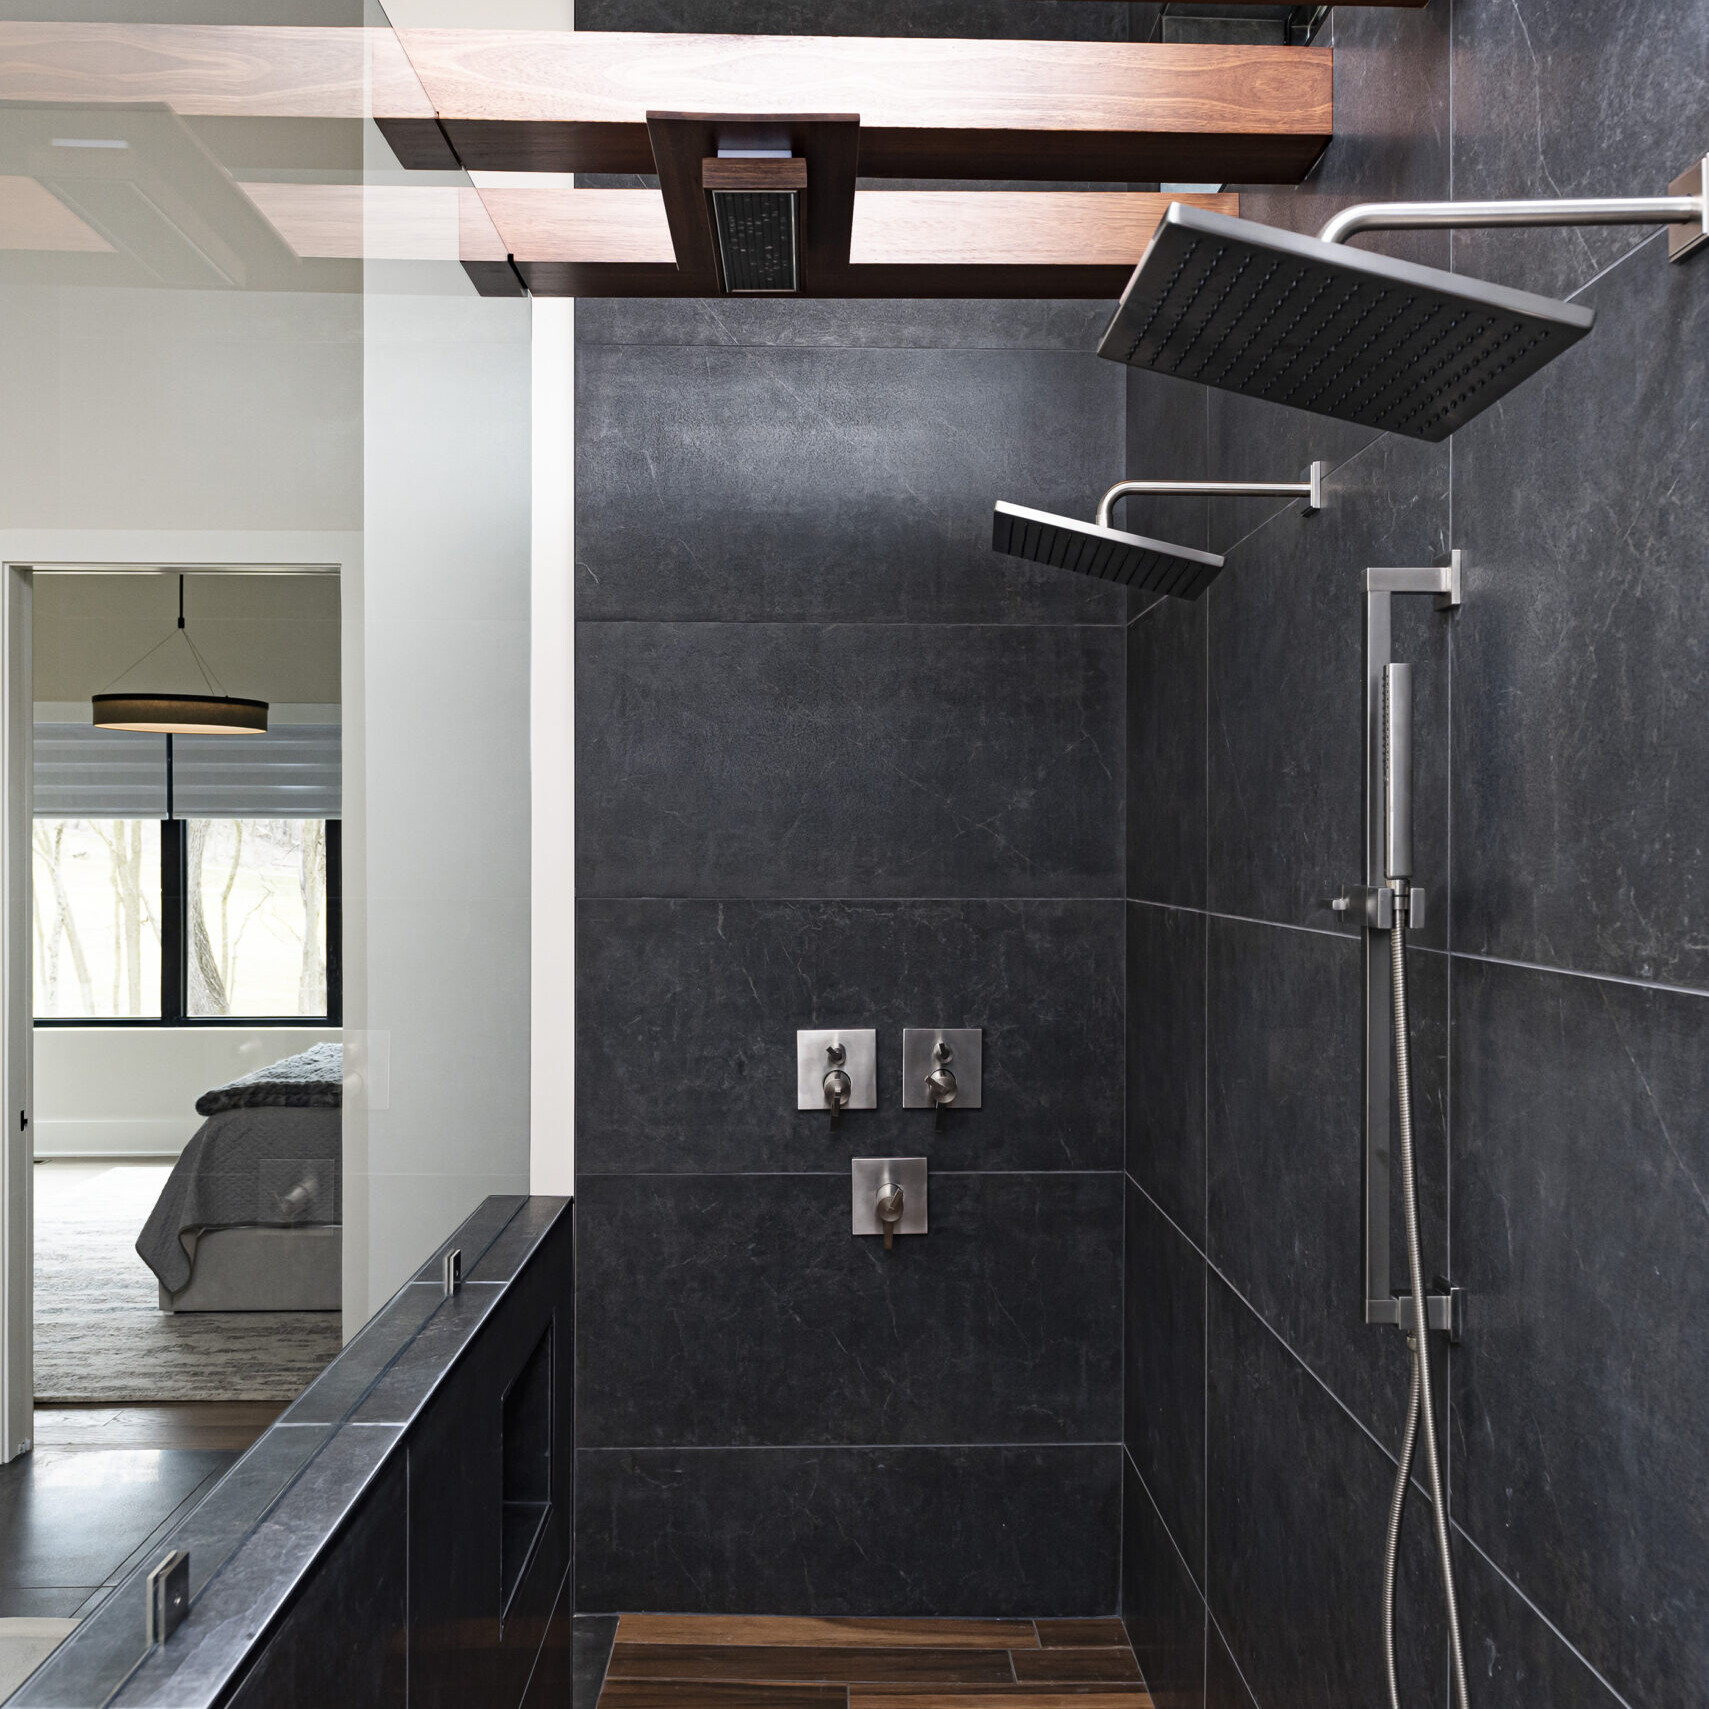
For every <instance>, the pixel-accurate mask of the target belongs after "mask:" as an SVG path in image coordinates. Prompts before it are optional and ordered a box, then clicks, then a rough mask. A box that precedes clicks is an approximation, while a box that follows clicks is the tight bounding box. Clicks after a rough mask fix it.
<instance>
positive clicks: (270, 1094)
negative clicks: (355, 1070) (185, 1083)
mask: <svg viewBox="0 0 1709 1709" xmlns="http://www.w3.org/2000/svg"><path fill="white" fill-rule="evenodd" d="M343 1102H344V1046H343V1045H341V1044H311V1045H310V1046H309V1048H308V1049H307V1050H299V1051H298V1052H297V1054H296V1055H295V1056H285V1057H281V1058H280V1059H279V1061H277V1062H269V1063H268V1064H267V1066H266V1067H265V1068H257V1069H256V1070H255V1072H254V1073H253V1074H244V1075H242V1076H240V1077H239V1078H238V1079H236V1080H228V1081H227V1082H226V1083H225V1084H224V1085H223V1086H216V1087H214V1089H213V1090H212V1091H211V1092H204V1093H203V1094H202V1095H201V1097H199V1098H198V1099H197V1100H196V1114H197V1115H199V1116H217V1115H218V1114H219V1113H220V1111H221V1110H254V1109H262V1108H266V1109H286V1110H335V1109H337V1108H338V1107H339V1105H340V1104H342V1103H343Z"/></svg>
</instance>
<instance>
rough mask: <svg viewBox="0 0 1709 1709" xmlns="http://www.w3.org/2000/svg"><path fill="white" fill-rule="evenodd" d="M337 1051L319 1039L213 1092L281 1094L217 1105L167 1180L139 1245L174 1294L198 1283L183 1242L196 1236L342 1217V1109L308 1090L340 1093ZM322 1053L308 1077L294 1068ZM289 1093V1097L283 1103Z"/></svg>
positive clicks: (216, 1094) (140, 1253)
mask: <svg viewBox="0 0 1709 1709" xmlns="http://www.w3.org/2000/svg"><path fill="white" fill-rule="evenodd" d="M339 1048H340V1047H339V1046H337V1045H330V1046H328V1045H317V1046H315V1048H314V1049H313V1050H309V1051H304V1052H303V1053H302V1056H301V1057H287V1058H286V1061H285V1063H283V1064H281V1063H274V1064H273V1065H272V1067H271V1068H270V1069H263V1070H261V1072H260V1074H248V1075H245V1076H244V1077H243V1079H241V1080H234V1081H232V1082H231V1084H230V1085H229V1086H222V1087H218V1088H216V1090H215V1092H213V1093H210V1094H208V1095H207V1096H208V1097H219V1096H222V1095H224V1094H228V1093H230V1094H234V1095H236V1096H238V1097H242V1098H248V1097H256V1096H257V1095H258V1094H259V1093H260V1092H261V1090H262V1088H263V1087H271V1088H272V1090H273V1092H274V1096H275V1101H274V1102H273V1103H272V1104H268V1103H265V1102H260V1101H257V1102H251V1103H240V1104H239V1105H238V1106H237V1107H229V1106H228V1107H224V1108H219V1109H216V1110H215V1111H214V1113H213V1114H212V1115H210V1116H209V1117H208V1119H207V1120H206V1121H205V1122H203V1123H202V1125H201V1126H200V1127H199V1128H198V1129H197V1130H196V1132H195V1134H194V1136H193V1137H192V1138H191V1140H190V1143H189V1144H188V1145H186V1146H185V1147H184V1150H183V1153H182V1155H181V1156H180V1157H179V1159H178V1162H177V1164H176V1165H175V1166H174V1167H173V1170H172V1173H171V1175H170V1176H168V1177H167V1181H166V1185H165V1187H164V1188H162V1190H161V1194H160V1197H159V1198H158V1199H157V1200H156V1201H155V1206H154V1209H153V1210H152V1211H151V1212H150V1213H149V1218H148V1221H147V1222H146V1223H145V1224H144V1225H143V1230H142V1233H141V1234H140V1235H139V1236H138V1237H137V1243H136V1249H137V1255H138V1256H139V1257H140V1258H141V1259H142V1261H143V1262H144V1263H145V1264H146V1265H147V1266H148V1267H149V1269H151V1270H152V1271H153V1272H154V1273H155V1275H156V1276H158V1277H159V1278H160V1281H161V1283H162V1285H163V1286H164V1287H165V1288H166V1290H167V1291H168V1292H169V1293H177V1292H178V1290H179V1289H180V1288H182V1287H183V1286H184V1285H185V1284H186V1283H187V1282H188V1281H189V1280H190V1252H191V1250H193V1246H192V1247H189V1248H187V1247H186V1246H185V1244H184V1237H185V1236H186V1235H188V1234H195V1233H199V1232H200V1231H201V1230H203V1229H207V1228H231V1227H234V1226H243V1225H248V1226H254V1225H255V1224H258V1223H259V1224H265V1225H267V1226H270V1227H275V1228H280V1227H291V1226H293V1225H296V1224H299V1223H336V1222H342V1221H343V1211H344V1204H343V1181H342V1175H343V1168H342V1163H343V1143H342V1142H343V1123H344V1115H343V1111H342V1110H341V1109H340V1108H339V1107H338V1105H337V1100H336V1097H335V1100H334V1103H333V1104H332V1105H330V1106H328V1105H326V1104H323V1103H316V1104H308V1105H305V1104H304V1103H303V1101H302V1100H303V1098H304V1097H305V1096H308V1095H313V1096H316V1097H321V1096H324V1088H325V1087H326V1086H328V1085H331V1086H332V1087H333V1090H334V1092H335V1093H336V1092H337V1089H338V1088H337V1082H336V1064H333V1069H334V1078H333V1079H332V1080H330V1081H329V1080H328V1079H327V1078H326V1075H327V1071H328V1070H327V1058H326V1056H325V1055H324V1053H325V1052H326V1051H329V1050H331V1051H337V1050H338V1049H339ZM317 1053H322V1054H320V1055H319V1057H318V1061H317V1064H316V1066H315V1068H314V1069H313V1070H312V1071H311V1074H310V1075H309V1076H307V1077H305V1076H304V1074H303V1073H302V1071H301V1070H300V1069H295V1070H293V1069H289V1068H288V1067H287V1065H289V1064H292V1063H298V1064H300V1063H301V1062H302V1059H303V1058H304V1057H314V1056H316V1055H317ZM281 1067H287V1077H286V1078H285V1079H284V1080H283V1081H280V1080H274V1081H271V1082H269V1081H266V1080H265V1079H264V1078H263V1077H264V1076H266V1075H268V1074H270V1073H276V1071H277V1070H278V1069H280V1068H281ZM315 1074H318V1076H319V1078H318V1079H317V1078H314V1075H315ZM305 1088H311V1089H314V1090H312V1091H309V1092H305ZM284 1098H288V1099H290V1102H288V1103H283V1102H280V1101H279V1100H280V1099H284ZM206 1101H207V1100H206V1098H203V1099H198V1100H197V1104H196V1108H197V1109H198V1110H199V1111H200V1110H202V1109H203V1106H204V1104H205V1103H206Z"/></svg>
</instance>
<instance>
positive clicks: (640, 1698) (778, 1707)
mask: <svg viewBox="0 0 1709 1709" xmlns="http://www.w3.org/2000/svg"><path fill="white" fill-rule="evenodd" d="M848 1695H849V1691H848V1687H847V1686H846V1685H777V1684H762V1683H758V1682H756V1681H753V1680H746V1679H736V1680H713V1679H613V1680H608V1681H607V1682H606V1685H605V1689H604V1690H603V1691H601V1692H600V1694H599V1701H600V1705H601V1709H845V1706H846V1704H847V1702H848ZM1127 1709H1132V1704H1131V1700H1129V1703H1128V1705H1127Z"/></svg>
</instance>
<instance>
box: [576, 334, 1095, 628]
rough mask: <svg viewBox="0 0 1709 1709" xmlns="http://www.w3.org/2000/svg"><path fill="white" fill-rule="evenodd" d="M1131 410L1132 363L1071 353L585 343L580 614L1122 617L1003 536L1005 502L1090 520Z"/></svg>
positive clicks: (1086, 580)
mask: <svg viewBox="0 0 1709 1709" xmlns="http://www.w3.org/2000/svg"><path fill="white" fill-rule="evenodd" d="M1122 410H1123V388H1122V370H1121V369H1120V368H1118V367H1116V366H1115V365H1114V364H1112V363H1109V362H1101V361H1099V360H1098V359H1097V358H1096V357H1095V356H1092V355H1067V354H1063V353H1061V352H1059V351H1032V350H995V349H985V350H961V351H954V352H949V351H941V350H924V349H915V350H887V349H880V348H875V347H868V348H863V349H848V348H844V349H832V348H821V349H811V348H794V349H766V350H758V349H727V348H721V347H715V346H706V345H701V346H698V347H690V346H665V347H656V346H653V347H650V346H642V345H631V346H627V347H623V348H614V347H611V346H602V345H591V346H587V347H585V348H584V349H583V350H582V352H581V356H580V359H579V360H578V362H577V364H576V494H577V506H576V508H577V526H576V571H577V573H576V615H577V616H578V617H580V618H583V619H588V618H626V619H647V620H654V621H657V620H672V621H683V620H693V619H699V620H719V621H725V622H728V621H733V620H741V619H747V620H761V621H779V620H783V621H797V622H799V621H805V622H878V623H910V622H912V623H922V622H924V623H964V622H1023V621H1048V622H1094V623H1112V622H1120V621H1123V620H1124V619H1125V618H1126V616H1127V597H1126V595H1125V593H1124V592H1123V591H1122V589H1120V588H1118V587H1113V586H1111V585H1110V584H1108V583H1106V582H1100V581H1098V580H1096V579H1094V578H1092V577H1087V576H1077V575H1073V574H1070V573H1068V572H1066V571H1062V570H1054V569H1050V568H1048V567H1046V566H1043V565H1036V564H1026V563H1023V562H1021V561H1020V560H1019V559H1016V558H1011V557H1007V556H1002V555H999V554H997V553H995V552H993V551H992V549H991V507H992V505H993V504H994V503H995V501H996V500H998V499H1008V500H1010V501H1011V502H1013V503H1016V504H1024V505H1028V506H1031V507H1033V508H1034V509H1038V510H1049V511H1057V512H1063V513H1067V514H1079V515H1086V516H1090V515H1091V512H1092V508H1093V505H1094V504H1095V502H1096V500H1097V497H1098V495H1099V494H1100V493H1101V492H1102V491H1103V490H1104V489H1105V487H1107V486H1108V485H1109V484H1110V482H1112V481H1113V480H1115V479H1116V478H1117V477H1118V476H1119V475H1120V474H1121V472H1122V471H1121V468H1120V447H1121V433H1122Z"/></svg>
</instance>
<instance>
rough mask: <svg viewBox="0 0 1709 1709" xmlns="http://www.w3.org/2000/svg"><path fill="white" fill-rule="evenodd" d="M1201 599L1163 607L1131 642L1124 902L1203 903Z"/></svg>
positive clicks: (1141, 621) (1137, 623)
mask: <svg viewBox="0 0 1709 1709" xmlns="http://www.w3.org/2000/svg"><path fill="white" fill-rule="evenodd" d="M1209 609H1210V607H1209V606H1208V605H1207V604H1206V602H1205V601H1204V600H1202V599H1198V600H1192V601H1187V600H1179V599H1164V600H1160V601H1159V602H1158V603H1157V604H1155V605H1153V606H1152V607H1151V608H1150V609H1149V610H1147V611H1145V612H1144V613H1143V614H1142V615H1141V616H1139V617H1138V618H1136V619H1135V620H1134V622H1132V623H1131V624H1129V626H1128V632H1127V893H1128V895H1129V896H1133V897H1138V898H1139V899H1140V900H1142V901H1147V902H1170V903H1175V904H1178V905H1180V906H1183V907H1192V908H1202V907H1203V906H1204V902H1205V834H1206V819H1205V719H1206V712H1207V707H1206V703H1205V666H1206V654H1205V623H1206V614H1207V612H1208V611H1209Z"/></svg>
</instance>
